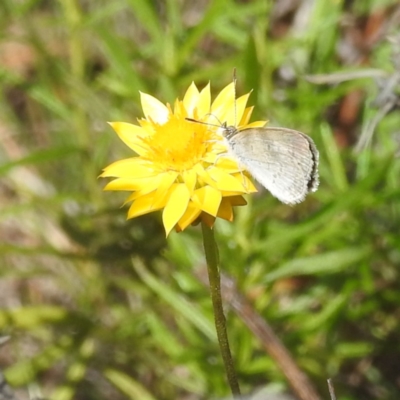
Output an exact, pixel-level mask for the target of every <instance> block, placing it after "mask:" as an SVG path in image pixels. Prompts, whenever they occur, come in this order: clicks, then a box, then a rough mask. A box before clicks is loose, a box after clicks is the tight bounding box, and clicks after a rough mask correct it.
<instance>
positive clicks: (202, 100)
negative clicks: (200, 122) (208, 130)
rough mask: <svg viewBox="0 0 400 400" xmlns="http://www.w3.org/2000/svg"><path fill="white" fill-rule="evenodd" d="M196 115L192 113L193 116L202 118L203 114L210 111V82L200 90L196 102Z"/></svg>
mask: <svg viewBox="0 0 400 400" xmlns="http://www.w3.org/2000/svg"><path fill="white" fill-rule="evenodd" d="M196 109H197V115H196V114H193V117H194V118H200V119H201V118H204V116H205V115H206V114H208V113H210V112H211V91H210V82H209V83H208V84H207V86H205V87H204V88H203V90H202V91H201V92H200V95H199V99H198V102H197V107H196Z"/></svg>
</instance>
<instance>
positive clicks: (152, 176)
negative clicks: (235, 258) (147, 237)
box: [101, 83, 265, 235]
mask: <svg viewBox="0 0 400 400" xmlns="http://www.w3.org/2000/svg"><path fill="white" fill-rule="evenodd" d="M249 95H250V93H248V94H246V95H244V96H242V97H240V98H238V99H235V87H234V83H231V84H229V85H228V86H226V87H225V88H224V89H223V90H222V91H221V92H220V93H219V95H218V96H217V98H216V99H215V100H214V102H213V103H212V104H211V95H210V85H209V84H208V85H207V86H206V87H205V88H204V89H203V90H202V91H199V90H198V89H197V87H196V85H195V84H194V83H192V84H191V85H190V87H189V88H188V90H187V92H186V94H185V96H184V98H183V100H182V101H181V100H178V99H177V100H176V101H175V104H174V108H173V109H172V107H171V106H170V105H169V104H167V105H164V104H163V103H161V102H160V101H159V100H157V99H156V98H154V97H152V96H150V95H148V94H145V93H141V102H142V108H143V113H144V116H145V118H142V119H139V120H138V122H139V125H133V124H129V123H126V122H111V123H110V125H111V126H112V127H113V129H114V130H115V131H116V132H117V134H118V135H119V137H120V138H121V140H122V141H123V142H124V143H125V144H126V145H128V146H129V147H130V148H131V149H132V150H133V151H134V152H135V153H136V154H137V156H135V157H132V158H127V159H124V160H120V161H117V162H115V163H113V164H111V165H109V166H108V167H106V168H105V169H104V172H103V173H102V174H101V176H102V177H114V178H115V179H114V180H113V181H111V182H110V183H108V184H107V186H106V187H105V190H126V191H132V192H133V193H132V194H131V195H130V196H129V197H128V198H127V200H126V202H132V204H131V206H130V208H129V211H128V218H134V217H138V216H140V215H143V214H147V213H150V212H152V211H156V210H161V209H163V215H162V217H163V224H164V227H165V230H166V233H167V235H168V234H169V233H170V232H171V230H172V229H173V228H175V229H176V230H177V231H182V230H184V229H185V228H187V227H188V226H189V225H190V224H192V223H193V222H195V221H198V220H199V219H200V218H201V219H203V220H204V221H205V222H206V223H207V224H208V225H209V226H212V225H213V224H214V221H215V218H216V217H219V218H223V219H226V220H229V221H232V220H233V209H232V208H233V206H239V205H244V204H246V201H245V200H244V198H243V196H242V195H243V194H244V193H251V192H255V191H256V189H255V187H254V185H253V184H252V182H251V181H250V180H249V179H248V177H247V176H246V174H245V173H243V172H242V170H241V168H240V167H239V166H238V164H237V163H236V161H235V160H233V159H232V158H229V157H227V155H226V154H223V155H222V156H221V154H222V153H226V151H227V149H226V148H225V146H224V144H223V141H222V137H221V136H220V135H219V134H218V129H217V128H215V127H213V126H209V125H204V124H198V123H194V122H190V121H187V120H186V119H185V118H192V119H195V120H197V121H200V122H205V123H210V124H214V125H215V124H219V122H218V121H221V122H226V123H227V125H228V126H229V125H234V124H235V123H236V121H239V124H238V128H239V129H241V128H248V127H251V126H253V127H254V126H257V127H258V126H264V125H265V121H258V122H254V123H252V124H249V120H250V116H251V113H252V111H253V107H247V108H246V103H247V100H248V97H249ZM218 155H220V156H218Z"/></svg>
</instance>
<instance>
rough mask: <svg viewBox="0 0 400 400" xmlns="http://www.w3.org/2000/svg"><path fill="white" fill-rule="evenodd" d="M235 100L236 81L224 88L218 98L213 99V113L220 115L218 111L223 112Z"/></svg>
mask: <svg viewBox="0 0 400 400" xmlns="http://www.w3.org/2000/svg"><path fill="white" fill-rule="evenodd" d="M234 101H235V84H234V82H232V83H230V84H229V85H228V86H226V87H225V88H223V89H222V90H221V92H220V93H219V94H218V96H217V97H216V99H215V100H214V101H213V103H212V105H211V114H214V115H216V116H217V117H219V115H217V113H222V110H226V108H229V107H231V106H232V105H233V103H234ZM221 122H225V121H221Z"/></svg>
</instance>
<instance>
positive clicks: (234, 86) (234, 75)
mask: <svg viewBox="0 0 400 400" xmlns="http://www.w3.org/2000/svg"><path fill="white" fill-rule="evenodd" d="M232 79H233V96H234V97H233V107H234V110H233V112H234V121H233V122H234V124H233V126H236V68H233V77H232Z"/></svg>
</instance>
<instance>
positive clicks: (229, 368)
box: [201, 222, 240, 396]
mask: <svg viewBox="0 0 400 400" xmlns="http://www.w3.org/2000/svg"><path fill="white" fill-rule="evenodd" d="M201 228H202V232H203V243H204V251H205V254H206V261H207V270H208V280H209V282H210V293H211V300H212V304H213V309H214V321H215V328H216V330H217V337H218V343H219V348H220V351H221V355H222V359H223V360H224V365H225V371H226V376H227V378H228V382H229V386H230V388H231V392H232V394H233V395H234V396H236V395H240V388H239V383H238V379H237V376H236V371H235V367H234V365H233V359H232V354H231V349H230V347H229V341H228V333H227V330H226V320H225V315H224V309H223V307H222V297H221V279H220V275H219V257H218V247H217V243H216V242H215V238H214V232H213V230H212V229H211V228H210V227H208V226H207V225H206V224H205V223H204V222H202V223H201Z"/></svg>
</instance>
